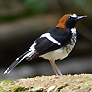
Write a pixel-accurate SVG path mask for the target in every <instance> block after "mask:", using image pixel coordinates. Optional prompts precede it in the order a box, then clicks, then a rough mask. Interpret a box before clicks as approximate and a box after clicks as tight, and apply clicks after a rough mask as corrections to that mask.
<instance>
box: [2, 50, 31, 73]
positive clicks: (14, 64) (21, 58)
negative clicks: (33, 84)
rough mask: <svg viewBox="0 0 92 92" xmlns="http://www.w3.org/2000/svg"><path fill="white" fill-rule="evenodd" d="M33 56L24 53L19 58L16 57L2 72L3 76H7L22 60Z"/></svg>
mask: <svg viewBox="0 0 92 92" xmlns="http://www.w3.org/2000/svg"><path fill="white" fill-rule="evenodd" d="M32 55H33V52H32V51H26V52H25V53H24V54H22V55H21V56H20V57H18V58H17V59H16V60H15V61H14V62H13V63H12V64H11V65H10V66H9V67H8V68H7V69H6V70H5V72H4V74H9V73H10V72H11V70H12V69H13V68H14V67H15V66H16V65H18V64H19V63H20V62H21V61H22V60H23V59H25V58H27V57H29V56H30V57H31V56H32Z"/></svg>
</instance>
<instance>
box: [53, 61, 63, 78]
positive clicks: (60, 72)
mask: <svg viewBox="0 0 92 92" xmlns="http://www.w3.org/2000/svg"><path fill="white" fill-rule="evenodd" d="M53 65H54V66H55V68H56V70H57V71H58V74H59V75H60V76H62V73H61V72H60V70H59V68H58V67H57V65H56V64H55V62H53Z"/></svg>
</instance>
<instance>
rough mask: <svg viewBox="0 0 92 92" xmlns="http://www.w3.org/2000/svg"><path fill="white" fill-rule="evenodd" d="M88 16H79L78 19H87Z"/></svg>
mask: <svg viewBox="0 0 92 92" xmlns="http://www.w3.org/2000/svg"><path fill="white" fill-rule="evenodd" d="M86 17H87V16H78V17H77V19H78V20H79V19H82V18H86Z"/></svg>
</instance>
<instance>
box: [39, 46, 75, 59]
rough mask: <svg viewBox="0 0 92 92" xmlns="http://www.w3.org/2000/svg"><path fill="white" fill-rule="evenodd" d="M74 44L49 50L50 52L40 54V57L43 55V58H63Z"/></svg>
mask: <svg viewBox="0 0 92 92" xmlns="http://www.w3.org/2000/svg"><path fill="white" fill-rule="evenodd" d="M74 45H75V44H73V45H70V44H69V45H67V46H66V47H61V48H60V49H57V50H55V51H51V52H48V53H46V54H44V55H41V56H40V57H43V58H45V59H49V60H58V59H60V60H62V59H64V58H65V57H67V56H68V54H69V53H70V52H71V50H72V49H73V47H74Z"/></svg>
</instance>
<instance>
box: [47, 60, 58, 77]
mask: <svg viewBox="0 0 92 92" xmlns="http://www.w3.org/2000/svg"><path fill="white" fill-rule="evenodd" d="M49 61H50V63H51V65H52V68H53V70H54V72H55V75H56V76H57V75H58V74H57V72H56V70H55V67H54V63H53V60H49Z"/></svg>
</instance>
